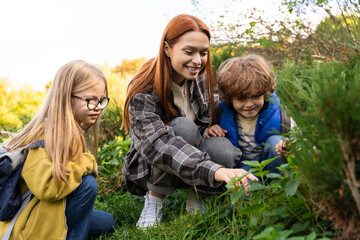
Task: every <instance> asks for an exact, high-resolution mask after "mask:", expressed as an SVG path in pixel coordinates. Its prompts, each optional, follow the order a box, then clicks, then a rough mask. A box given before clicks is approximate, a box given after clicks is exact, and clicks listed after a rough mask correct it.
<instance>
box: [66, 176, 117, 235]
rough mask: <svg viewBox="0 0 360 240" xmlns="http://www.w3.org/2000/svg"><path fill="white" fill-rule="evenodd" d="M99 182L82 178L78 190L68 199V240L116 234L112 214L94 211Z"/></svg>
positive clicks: (90, 178) (90, 177) (89, 178)
mask: <svg viewBox="0 0 360 240" xmlns="http://www.w3.org/2000/svg"><path fill="white" fill-rule="evenodd" d="M96 193H97V182H96V179H95V178H94V176H92V175H87V176H84V177H83V178H82V182H81V184H80V185H79V187H78V188H76V189H75V190H74V191H73V192H72V193H70V194H69V195H68V196H67V198H66V209H65V216H66V224H67V227H68V231H67V236H66V239H67V240H72V239H74V240H75V239H76V240H82V239H85V240H86V239H88V238H90V237H97V236H100V235H101V234H102V233H110V232H114V226H115V220H114V218H113V216H112V215H111V214H110V213H107V212H103V211H98V210H94V209H93V207H94V202H95V197H96Z"/></svg>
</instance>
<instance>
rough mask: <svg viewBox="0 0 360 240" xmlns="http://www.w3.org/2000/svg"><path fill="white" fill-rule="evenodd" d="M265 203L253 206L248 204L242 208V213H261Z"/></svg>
mask: <svg viewBox="0 0 360 240" xmlns="http://www.w3.org/2000/svg"><path fill="white" fill-rule="evenodd" d="M263 207H264V205H263V204H254V205H251V206H248V207H246V208H243V209H240V211H239V213H240V214H252V213H259V212H261V210H262V209H263Z"/></svg>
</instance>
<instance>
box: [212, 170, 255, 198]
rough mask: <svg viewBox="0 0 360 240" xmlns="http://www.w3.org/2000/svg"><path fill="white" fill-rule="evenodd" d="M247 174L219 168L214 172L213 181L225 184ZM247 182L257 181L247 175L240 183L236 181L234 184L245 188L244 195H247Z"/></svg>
mask: <svg viewBox="0 0 360 240" xmlns="http://www.w3.org/2000/svg"><path fill="white" fill-rule="evenodd" d="M247 173H248V172H247V171H246V170H244V169H237V168H236V169H235V168H223V167H221V168H219V169H218V170H216V172H215V175H214V179H215V180H216V181H218V182H226V183H229V182H230V180H231V179H232V178H233V177H237V178H240V177H242V176H243V175H245V174H247ZM249 180H252V181H258V179H257V177H255V176H254V175H253V174H252V173H249V174H247V175H246V176H245V177H243V178H242V179H241V180H240V182H239V181H238V182H237V183H236V184H237V185H238V186H240V185H242V186H243V187H244V188H245V194H246V195H249V187H250V185H249Z"/></svg>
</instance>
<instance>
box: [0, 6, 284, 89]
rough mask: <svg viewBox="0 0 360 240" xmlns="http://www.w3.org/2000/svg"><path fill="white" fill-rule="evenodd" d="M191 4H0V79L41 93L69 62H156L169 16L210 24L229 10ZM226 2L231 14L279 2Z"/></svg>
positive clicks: (224, 7) (97, 63)
mask: <svg viewBox="0 0 360 240" xmlns="http://www.w3.org/2000/svg"><path fill="white" fill-rule="evenodd" d="M193 2H194V0H126V1H125V0H0V78H6V79H7V80H9V81H10V82H11V83H12V84H13V85H14V86H15V87H16V86H21V85H22V84H28V85H30V86H31V87H33V88H34V89H36V90H41V91H44V90H45V85H46V83H48V82H49V81H51V80H52V79H53V78H54V76H55V74H56V72H57V70H58V69H59V68H60V67H61V66H62V65H63V64H65V63H67V62H69V61H72V60H77V59H82V60H85V61H87V62H89V63H91V64H95V65H105V64H109V65H110V66H115V65H120V64H121V60H123V59H136V58H142V57H146V58H151V57H155V56H156V54H157V51H158V49H159V44H160V39H161V36H162V33H163V30H164V28H165V26H166V24H167V23H168V21H169V20H171V19H172V18H173V17H174V16H176V15H178V14H182V13H187V14H192V15H195V16H198V17H199V18H201V19H202V20H204V22H205V23H206V24H209V23H208V22H207V21H210V20H209V19H211V18H216V17H218V16H220V15H223V14H224V13H225V10H226V7H228V5H226V4H224V2H223V1H219V0H206V1H205V0H198V1H197V2H198V3H199V4H198V8H196V7H195V5H194V4H193ZM225 2H228V3H229V4H233V5H234V6H237V7H236V8H235V7H231V8H230V9H231V10H232V11H234V12H235V13H236V11H246V9H247V8H249V7H251V6H253V5H257V6H263V7H264V6H267V7H265V8H268V10H270V9H269V7H268V6H269V3H270V2H273V3H276V4H277V5H278V4H279V2H280V0H252V1H246V0H231V1H225ZM250 3H251V4H250ZM237 9H238V10H237ZM270 12H271V10H270ZM227 14H229V13H227Z"/></svg>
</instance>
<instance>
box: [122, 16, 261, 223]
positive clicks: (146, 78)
mask: <svg viewBox="0 0 360 240" xmlns="http://www.w3.org/2000/svg"><path fill="white" fill-rule="evenodd" d="M209 47H210V33H209V30H208V28H207V26H206V25H205V24H204V23H203V22H202V21H201V20H200V19H198V18H197V17H194V16H190V15H185V14H184V15H178V16H176V17H174V18H173V19H172V20H171V21H170V22H169V23H168V24H167V26H166V28H165V31H164V33H163V36H162V39H161V43H160V50H159V53H158V55H157V57H156V58H154V59H151V60H149V61H148V62H147V63H145V64H144V65H143V66H142V67H141V69H140V71H139V72H138V73H137V74H136V76H135V77H134V78H133V80H132V81H131V83H130V84H129V88H128V93H127V97H126V102H125V107H124V124H125V127H126V129H129V128H130V137H131V138H132V144H131V148H130V151H129V152H128V153H127V155H126V157H125V162H124V166H123V175H124V176H125V179H126V183H127V188H128V190H129V191H130V192H131V193H132V194H136V195H145V205H144V208H143V210H142V213H141V216H140V218H139V220H138V222H137V226H138V227H139V228H147V227H151V226H154V225H156V223H157V222H160V221H161V218H162V205H163V201H164V198H165V196H166V195H167V194H171V193H172V192H173V191H174V190H175V189H177V188H184V187H188V188H191V186H209V187H212V188H216V187H219V186H220V185H221V184H222V183H223V182H227V183H228V182H229V181H230V179H231V178H233V177H241V176H243V175H244V174H246V173H247V172H246V171H245V170H242V169H231V168H229V167H231V166H234V162H235V161H236V160H238V159H240V157H241V153H240V151H238V149H237V148H235V147H233V146H232V144H231V143H230V142H229V141H228V140H227V139H226V138H224V137H216V138H204V137H203V136H204V134H205V133H207V129H208V128H207V127H208V126H209V122H210V120H211V114H210V113H211V112H212V106H213V101H214V98H213V83H212V72H211V62H210V55H209ZM208 134H209V133H207V135H208ZM213 135H216V134H213ZM219 135H220V133H219ZM248 179H249V180H257V179H256V177H254V176H253V175H252V174H248V175H246V177H244V178H243V179H242V180H241V183H242V184H244V185H247V183H248ZM246 190H247V187H246ZM191 193H192V192H191ZM189 196H190V197H189V199H188V201H187V204H186V205H187V210H188V211H193V210H196V209H198V210H203V205H202V204H201V201H200V202H199V201H198V200H197V198H196V196H195V195H194V194H190V195H189Z"/></svg>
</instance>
